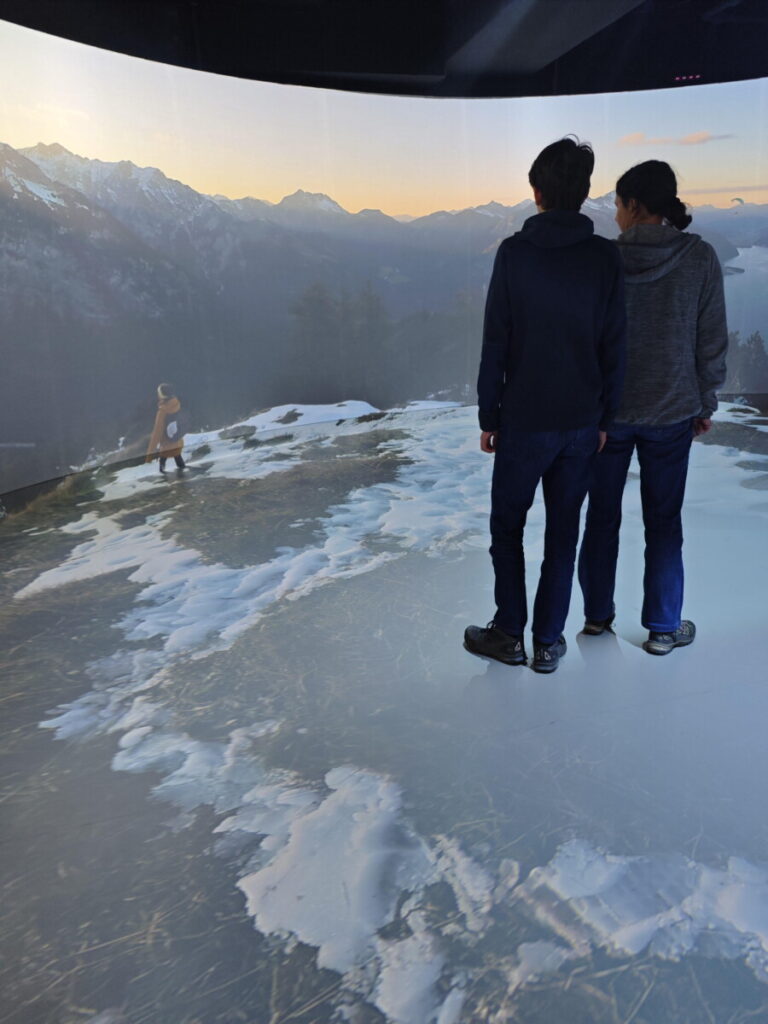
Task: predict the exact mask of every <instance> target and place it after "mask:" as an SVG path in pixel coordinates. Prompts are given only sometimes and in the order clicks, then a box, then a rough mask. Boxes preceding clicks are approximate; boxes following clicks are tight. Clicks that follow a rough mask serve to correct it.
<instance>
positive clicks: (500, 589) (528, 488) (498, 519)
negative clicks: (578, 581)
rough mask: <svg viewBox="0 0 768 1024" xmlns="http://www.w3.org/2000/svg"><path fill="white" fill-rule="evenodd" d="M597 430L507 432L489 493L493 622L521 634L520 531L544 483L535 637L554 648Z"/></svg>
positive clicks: (522, 578) (523, 618)
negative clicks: (538, 489) (493, 575)
mask: <svg viewBox="0 0 768 1024" xmlns="http://www.w3.org/2000/svg"><path fill="white" fill-rule="evenodd" d="M597 443H598V435H597V427H596V426H592V427H582V428H580V429H578V430H564V431H562V430H557V431H555V430H536V431H523V430H510V429H504V428H502V430H501V432H500V434H499V437H498V448H497V451H496V455H495V457H494V458H495V462H494V466H493V485H492V489H491V558H492V560H493V570H494V573H495V576H496V588H495V597H496V607H497V611H496V615H495V616H494V621H495V622H496V624H497V625H498V626H499V627H500V628H501V629H503V630H504V632H505V633H511V634H513V635H514V636H520V635H521V634H522V632H523V630H524V629H525V624H526V622H527V621H528V608H527V602H526V593H525V558H524V555H523V528H524V527H525V520H526V516H527V514H528V509H529V508H530V507H531V505H532V503H533V498H534V495H535V494H536V487H537V485H538V483H539V480H541V481H542V485H543V491H544V505H545V509H546V516H547V521H546V530H545V534H544V561H543V562H542V565H541V576H540V578H539V586H538V590H537V591H536V600H535V602H534V606H533V635H534V639H535V640H538V641H539V643H545V644H551V643H554V642H555V641H556V640H557V639H558V637H559V636H560V634H561V633H562V631H563V627H564V626H565V619H566V616H567V615H568V605H569V603H570V600H571V585H572V582H573V566H574V562H575V560H576V545H577V543H578V539H579V513H580V510H581V506H582V503H583V501H584V497H585V495H586V493H587V487H588V486H589V480H590V469H591V466H592V462H593V460H594V456H595V452H596V451H597Z"/></svg>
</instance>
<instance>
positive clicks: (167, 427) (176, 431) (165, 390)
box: [146, 384, 186, 473]
mask: <svg viewBox="0 0 768 1024" xmlns="http://www.w3.org/2000/svg"><path fill="white" fill-rule="evenodd" d="M183 447H184V428H183V425H182V420H181V402H180V401H179V399H178V398H177V396H176V395H175V393H174V388H173V385H171V384H160V385H159V386H158V389H157V415H156V416H155V426H154V428H153V430H152V436H151V437H150V439H149V445H148V446H147V459H146V461H147V462H151V461H152V459H159V460H160V472H161V473H164V472H165V463H166V460H167V459H173V460H174V462H175V463H176V465H177V466H178V468H179V469H184V468H185V467H186V463H185V462H184V459H183V458H182V457H181V449H182V448H183Z"/></svg>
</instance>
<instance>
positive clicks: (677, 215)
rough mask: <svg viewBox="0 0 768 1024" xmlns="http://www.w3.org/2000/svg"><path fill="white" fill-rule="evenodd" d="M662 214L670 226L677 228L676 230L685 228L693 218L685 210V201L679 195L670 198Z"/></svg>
mask: <svg viewBox="0 0 768 1024" xmlns="http://www.w3.org/2000/svg"><path fill="white" fill-rule="evenodd" d="M664 216H665V217H666V219H667V220H668V221H669V223H670V224H671V225H672V227H674V228H677V229H678V231H683V230H685V228H687V227H688V225H689V224H690V223H691V221H692V220H693V217H691V215H690V214H689V213H688V212H687V210H686V207H685V203H684V202H683V201H682V200H681V199H680V197H679V196H675V198H674V199H672V200H671V202H670V204H669V207H668V209H667V210H666V212H665V214H664Z"/></svg>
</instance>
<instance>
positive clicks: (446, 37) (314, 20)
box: [0, 0, 768, 96]
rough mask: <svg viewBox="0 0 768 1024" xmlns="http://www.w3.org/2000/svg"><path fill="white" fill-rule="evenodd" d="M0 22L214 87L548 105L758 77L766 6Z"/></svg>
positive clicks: (285, 7) (91, 14)
mask: <svg viewBox="0 0 768 1024" xmlns="http://www.w3.org/2000/svg"><path fill="white" fill-rule="evenodd" d="M0 18H2V19H5V20H6V21H12V22H16V23H18V24H20V25H26V26H28V27H30V28H34V29H39V30H40V31H43V32H50V33H53V34H55V35H59V36H64V37H66V38H69V39H75V40H78V41H79V42H83V43H88V44H89V45H91V46H100V47H103V48H105V49H109V50H118V51H121V52H123V53H129V54H133V55H134V56H138V57H145V58H148V59H150V60H156V61H163V62H165V63H169V64H178V65H182V66H185V67H189V68H197V69H199V70H203V71H212V72H216V73H217V74H225V75H236V76H238V77H241V78H257V79H263V80H267V81H273V82H287V83H292V84H297V85H313V86H324V87H328V88H334V89H352V90H356V91H363V92H387V93H401V94H409V95H427V96H532V95H540V96H548V95H558V94H564V93H591V92H620V91H624V90H634V89H659V88H665V87H674V86H677V85H689V84H691V83H700V84H705V83H707V82H727V81H736V80H740V79H746V78H760V77H764V76H768V0H0Z"/></svg>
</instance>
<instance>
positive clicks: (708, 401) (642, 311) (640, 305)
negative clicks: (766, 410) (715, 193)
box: [579, 160, 728, 654]
mask: <svg viewBox="0 0 768 1024" xmlns="http://www.w3.org/2000/svg"><path fill="white" fill-rule="evenodd" d="M691 220H692V218H691V217H690V215H689V214H688V213H687V212H686V208H685V205H684V204H683V203H682V202H681V200H680V199H679V198H678V196H677V181H676V178H675V174H674V172H673V170H672V168H671V167H670V166H669V164H667V163H664V162H663V161H660V160H648V161H646V162H645V163H642V164H637V165H636V166H635V167H632V168H630V170H628V171H627V172H626V173H625V174H623V175H622V177H621V178H619V180H618V182H617V183H616V222H617V224H618V225H619V227H620V228H621V234H620V235H619V238H618V246H619V251H620V252H621V255H622V258H623V262H624V272H625V282H626V289H625V293H626V305H627V369H626V376H625V380H624V392H623V397H622V400H621V403H620V405H619V408H618V411H617V413H616V416H615V421H614V423H613V424H611V425H608V426H607V428H606V429H607V434H608V439H607V441H606V444H605V446H604V448H603V450H602V452H601V453H600V454H599V455H598V457H597V459H596V460H595V465H594V469H593V479H592V482H591V485H590V489H589V505H588V509H587V517H586V526H585V530H584V536H583V539H582V543H581V550H580V553H579V582H580V584H581V589H582V593H583V595H584V614H585V617H586V623H585V626H584V632H585V633H588V634H592V635H597V634H600V633H602V632H603V631H604V630H606V629H609V628H610V626H611V623H612V622H613V619H614V615H615V606H614V601H613V597H614V587H615V581H616V561H617V558H618V552H619V527H620V525H621V499H622V493H623V490H624V484H625V482H626V478H627V470H628V469H629V463H630V459H631V457H632V452H633V451H634V450H635V449H636V450H637V456H638V461H639V463H640V495H641V501H642V508H643V523H644V526H645V575H644V578H643V590H644V600H643V607H642V616H641V618H642V624H643V626H644V627H645V629H647V630H648V631H649V636H648V639H647V641H646V642H645V643H644V644H643V647H644V648H645V650H646V651H648V653H649V654H668V653H669V652H670V651H671V650H673V648H675V647H684V646H686V645H688V644H690V643H692V642H693V639H694V637H695V635H696V627H695V626H694V624H693V622H691V621H690V620H688V619H681V613H682V605H683V557H682V547H683V530H682V522H681V509H682V504H683V496H684V494H685V481H686V474H687V470H688V457H689V452H690V448H691V441H692V440H693V437H694V435H697V434H701V433H704V432H705V431H707V430H709V429H710V427H711V425H712V414H713V412H714V411H715V409H716V408H717V395H716V391H717V388H718V387H720V385H722V383H723V381H724V380H725V354H726V348H727V345H728V332H727V327H726V319H725V301H724V296H723V274H722V270H721V269H720V264H719V262H718V259H717V256H716V254H715V251H714V249H713V248H712V246H711V245H709V244H708V243H707V242H705V241H703V240H702V239H701V237H700V236H699V235H695V234H689V233H688V232H686V231H685V230H684V229H685V228H687V227H688V225H689V224H690V223H691Z"/></svg>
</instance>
